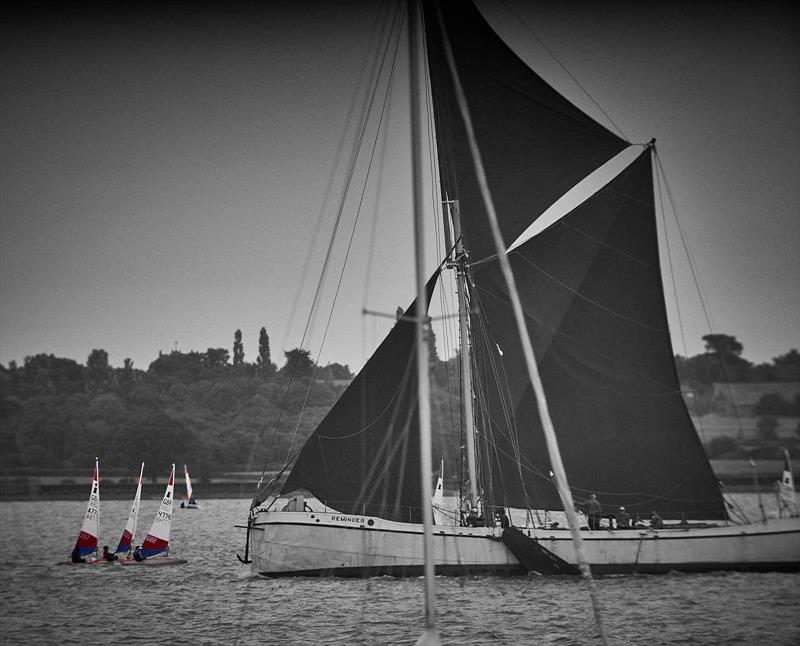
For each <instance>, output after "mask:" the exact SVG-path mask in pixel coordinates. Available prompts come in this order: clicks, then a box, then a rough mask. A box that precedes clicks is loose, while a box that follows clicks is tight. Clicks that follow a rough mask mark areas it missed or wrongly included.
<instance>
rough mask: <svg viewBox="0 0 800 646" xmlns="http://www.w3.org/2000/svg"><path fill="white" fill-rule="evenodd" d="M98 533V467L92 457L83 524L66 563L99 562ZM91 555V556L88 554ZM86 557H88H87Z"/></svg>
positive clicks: (96, 461)
mask: <svg viewBox="0 0 800 646" xmlns="http://www.w3.org/2000/svg"><path fill="white" fill-rule="evenodd" d="M99 534H100V467H99V460H98V459H97V458H95V459H94V471H93V472H92V489H91V492H90V493H89V503H88V504H87V506H86V514H85V515H84V517H83V525H82V526H81V531H80V533H79V534H78V540H77V541H76V542H75V547H74V548H73V550H72V556H71V558H70V560H69V561H68V563H71V564H75V565H81V564H84V563H100V562H101V561H98V559H97V537H98V536H99ZM90 555H91V556H90ZM87 557H88V558H87Z"/></svg>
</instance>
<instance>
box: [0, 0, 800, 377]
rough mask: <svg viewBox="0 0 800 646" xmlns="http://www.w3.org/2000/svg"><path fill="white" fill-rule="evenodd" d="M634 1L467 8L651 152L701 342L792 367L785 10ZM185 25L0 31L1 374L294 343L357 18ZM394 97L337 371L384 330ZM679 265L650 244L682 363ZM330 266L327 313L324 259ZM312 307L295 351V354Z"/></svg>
mask: <svg viewBox="0 0 800 646" xmlns="http://www.w3.org/2000/svg"><path fill="white" fill-rule="evenodd" d="M640 5H644V3H521V2H512V1H511V0H509V2H508V5H504V4H502V3H494V4H487V3H480V5H479V6H481V7H482V8H484V13H485V15H486V16H487V18H489V19H490V22H492V24H493V25H494V26H495V28H496V29H497V30H498V31H499V32H500V33H501V34H502V35H503V36H504V37H505V38H506V40H507V42H508V43H509V44H510V45H511V46H512V47H514V49H515V50H516V51H517V52H518V53H519V54H520V55H521V56H522V57H523V59H524V60H526V61H527V62H528V63H529V64H530V65H531V66H532V67H534V68H535V69H537V71H539V72H540V73H541V74H542V75H543V76H545V78H546V79H547V80H549V81H550V82H551V83H552V84H553V85H555V86H556V87H557V88H558V89H559V91H561V92H562V93H564V94H565V95H566V96H568V97H569V98H570V99H571V100H573V101H575V102H576V103H577V104H578V105H579V106H580V107H582V108H583V109H584V110H586V111H587V112H589V113H590V114H591V115H592V116H594V117H595V118H597V119H598V120H600V121H601V122H603V123H606V124H607V121H605V119H604V117H603V115H602V113H601V112H599V111H598V109H597V108H596V107H595V106H594V105H593V104H592V103H591V102H589V101H587V99H586V97H585V96H584V95H583V94H582V92H581V90H580V89H579V88H577V87H576V86H575V85H574V83H573V82H572V81H571V80H570V79H569V78H568V77H567V76H566V75H565V74H564V73H563V72H562V71H561V70H560V68H559V67H558V65H556V64H554V63H553V61H552V60H551V59H549V58H548V56H547V54H546V52H544V51H543V50H542V48H541V47H540V46H539V44H538V43H537V41H536V39H535V38H534V36H533V35H532V32H535V34H536V35H537V36H538V37H539V38H541V39H542V40H543V41H544V42H545V44H546V45H547V47H548V48H549V49H550V50H551V51H552V52H553V53H554V54H555V55H556V56H557V57H558V58H559V60H560V61H561V62H562V63H563V64H564V65H565V66H566V67H567V69H568V70H569V71H570V72H571V74H572V75H574V76H575V77H577V79H578V80H579V81H580V82H581V84H582V85H583V86H584V87H585V88H586V89H587V90H588V91H589V92H590V93H591V95H592V96H593V97H594V99H595V100H596V101H597V102H598V103H599V104H600V105H601V106H602V107H603V109H604V110H605V112H606V113H608V115H610V116H611V118H612V119H613V120H614V123H615V124H616V125H617V126H618V127H619V128H620V129H621V130H622V132H623V133H624V135H625V136H626V138H628V139H629V140H630V141H633V142H646V141H648V140H649V139H650V138H652V137H656V138H657V140H658V144H657V146H658V150H659V155H660V158H661V161H662V163H663V165H664V167H665V170H666V173H667V181H668V183H669V186H670V190H671V191H672V194H673V195H674V197H675V199H676V202H677V206H678V216H679V218H680V222H681V226H682V228H683V231H684V233H685V235H686V236H687V239H688V242H689V245H690V247H691V251H692V254H693V256H694V260H695V261H696V265H697V271H698V275H699V277H700V280H701V281H702V285H703V289H704V290H705V294H706V296H707V307H708V309H709V311H710V313H711V317H712V322H713V324H714V329H715V331H717V332H724V333H727V334H731V335H734V336H736V337H737V338H738V339H739V340H740V341H741V342H742V343H743V344H744V347H745V351H744V356H745V357H746V358H748V359H750V360H751V361H756V362H760V361H769V360H771V359H772V358H773V357H774V356H777V355H779V354H784V353H785V352H787V351H788V350H789V349H791V348H800V287H799V286H800V87H799V86H800V36H799V35H798V23H797V20H796V14H795V12H794V9H793V7H792V5H791V4H790V3H770V2H766V3H702V2H701V3H696V4H691V5H689V4H685V5H684V4H680V3H658V4H657V5H656V4H654V3H647V6H640ZM109 6H110V5H109ZM202 6H203V7H204V8H203V9H193V10H192V11H191V12H190V11H189V10H188V9H186V8H184V6H183V5H181V6H180V7H179V8H173V9H171V10H169V11H168V10H165V9H163V8H152V9H145V10H142V9H139V10H137V11H136V12H133V11H125V10H121V9H118V8H116V9H112V10H105V9H102V8H101V7H102V5H92V7H91V9H86V8H84V9H82V10H79V9H75V8H73V9H64V10H53V9H38V10H36V11H34V10H29V11H27V12H26V13H25V14H20V13H19V12H17V13H15V14H13V15H10V16H9V15H7V16H5V19H4V20H3V22H4V26H3V28H2V29H3V32H4V33H3V40H2V97H1V98H0V102H1V103H0V109H1V112H0V118H1V119H2V121H1V122H0V125H1V126H2V131H1V133H0V136H1V137H2V139H1V140H0V144H1V150H0V152H1V153H2V157H1V159H0V164H1V166H0V181H1V182H2V185H1V186H0V189H1V190H0V209H1V210H0V362H1V363H2V364H3V365H8V362H9V361H10V360H16V361H17V362H21V361H22V360H23V359H24V357H25V356H26V355H32V354H37V353H42V352H43V353H52V354H55V355H57V356H62V357H70V358H73V359H76V360H77V361H79V362H81V363H85V361H86V358H87V357H88V355H89V353H90V352H91V351H92V349H94V348H103V349H105V350H106V351H107V352H108V353H109V357H110V361H111V363H112V364H113V365H121V364H122V362H123V360H124V359H125V358H126V357H130V358H132V359H133V361H134V365H135V366H136V367H138V368H142V369H146V368H147V366H148V365H149V363H150V362H151V361H152V360H153V359H155V358H156V357H157V356H158V352H159V350H163V351H169V350H172V349H173V348H174V347H175V346H176V344H177V347H178V349H179V350H182V351H189V350H200V351H204V350H205V349H206V348H208V347H228V348H230V347H231V345H232V341H233V334H234V331H235V330H236V329H237V328H239V329H241V330H242V333H243V336H244V345H245V358H246V360H248V361H254V360H255V356H256V351H257V340H258V330H259V329H260V328H261V327H262V326H265V327H266V328H267V331H268V332H269V334H270V339H271V345H272V353H273V359H274V360H275V361H276V362H277V363H279V364H280V363H282V361H283V358H282V351H283V350H285V349H289V348H291V347H295V346H297V345H298V344H299V343H300V340H301V338H302V337H303V332H304V329H305V326H306V319H307V317H308V309H309V307H310V302H311V295H312V294H313V291H314V288H315V285H316V281H317V278H318V276H319V271H320V267H321V261H322V258H323V257H324V254H325V248H326V245H327V240H328V237H329V235H330V232H331V230H332V228H333V224H332V222H333V217H335V215H336V213H337V206H338V202H339V196H340V195H341V192H342V186H343V183H344V177H345V168H346V164H345V163H344V160H346V159H347V156H348V155H349V152H350V150H351V149H352V145H353V144H352V141H353V133H354V127H353V125H352V121H350V122H348V115H349V114H350V111H351V107H352V106H353V105H354V95H356V93H357V90H358V89H359V88H361V91H362V93H363V84H362V85H360V79H362V78H363V76H364V71H363V70H365V69H368V68H369V67H370V66H371V64H372V62H373V61H374V60H375V59H376V56H377V54H376V48H375V35H376V26H377V25H378V21H379V19H380V17H381V15H382V13H381V6H380V4H379V3H364V2H329V3H325V2H291V3H290V2H285V3H281V2H269V3H260V4H259V3H253V4H245V3H240V4H234V5H233V8H231V6H228V5H227V4H220V8H219V9H216V10H215V9H213V8H209V7H210V5H202ZM509 7H510V8H512V9H513V12H512V11H511V10H510V9H509ZM515 14H517V15H518V16H519V17H520V18H522V20H523V21H524V22H520V20H519V19H518V18H517V15H515ZM400 61H401V62H400V63H399V64H398V70H397V74H398V75H400V74H405V68H404V66H403V64H402V57H401V59H400ZM404 84H405V79H402V81H400V82H399V83H398V87H397V89H396V90H395V91H393V93H392V94H391V102H390V104H388V113H387V117H386V118H387V122H388V123H389V124H390V127H389V128H388V134H387V136H386V137H385V138H384V137H383V136H382V135H381V137H380V138H379V144H380V145H379V147H378V148H377V149H376V150H377V151H378V152H376V156H375V158H374V159H373V164H372V172H373V181H372V182H371V184H370V188H369V189H368V191H367V192H366V194H365V197H364V201H363V203H362V208H361V212H360V215H359V226H358V228H357V229H356V233H355V234H354V238H353V248H352V250H351V252H350V256H349V260H348V265H347V268H346V270H345V272H344V277H343V285H348V287H342V288H341V290H340V295H339V297H338V300H337V305H336V311H335V316H334V318H333V320H332V322H331V326H330V331H329V332H328V335H327V341H326V343H325V346H324V348H323V350H322V354H321V355H320V356H319V359H320V360H321V361H322V362H323V363H326V362H328V361H337V362H340V363H344V364H348V365H350V367H351V368H353V369H355V368H357V367H359V366H360V365H361V364H362V363H363V361H364V359H365V357H366V355H367V354H368V352H369V351H370V350H371V349H372V347H374V345H375V343H377V342H378V341H379V339H380V338H381V336H382V335H383V334H384V333H385V331H386V329H387V328H388V326H389V325H390V324H391V321H390V320H389V319H384V318H381V317H375V316H366V317H365V316H363V315H362V314H361V310H362V308H363V307H366V308H368V309H371V310H376V311H379V312H385V313H391V312H394V309H395V307H396V306H397V305H402V306H406V305H408V303H409V302H410V301H411V300H412V299H413V293H412V289H413V272H412V269H411V264H410V253H411V252H410V236H411V230H412V225H411V219H410V217H411V216H410V194H409V190H408V177H407V166H408V143H407V141H406V137H407V135H406V134H405V124H406V119H407V108H406V101H407V99H406V98H405V96H404V90H403V85H404ZM348 124H349V125H348ZM365 146H366V148H365V153H364V155H368V153H369V150H370V147H371V143H368V144H365ZM365 167H366V165H365V164H364V163H362V164H361V166H360V168H365ZM379 170H382V173H381V175H380V181H378V180H377V179H376V178H377V177H378V171H379ZM354 186H358V184H357V181H354ZM353 195H354V196H356V197H352V196H351V198H350V199H349V200H348V202H347V203H346V204H345V209H344V212H343V217H342V225H341V229H342V231H343V232H346V234H342V235H344V239H346V238H347V237H348V236H349V232H350V230H351V229H350V227H351V226H352V223H353V220H354V218H355V213H356V207H355V205H356V204H357V201H358V200H357V195H358V191H357V190H355V189H354V192H353ZM320 215H322V219H321V220H320ZM670 217H671V216H670ZM318 223H321V224H319V232H318V234H316V235H315V230H316V229H317V227H318ZM671 226H672V225H670V227H671ZM670 235H671V236H674V235H675V231H674V230H673V231H672V232H671V233H670ZM372 240H374V244H370V241H372ZM679 246H680V244H679V241H678V239H677V238H674V239H672V240H670V248H671V250H672V252H673V255H674V257H675V262H676V267H678V269H677V270H676V271H677V272H678V273H677V277H678V284H677V289H678V293H679V294H680V296H681V299H682V305H681V314H682V316H683V319H684V322H683V325H684V333H685V337H686V339H687V342H688V345H687V347H686V348H685V349H684V347H683V346H682V341H681V335H680V334H679V330H678V324H677V319H676V317H675V313H676V308H675V306H674V303H673V302H672V297H671V292H672V287H671V284H670V283H669V278H668V277H667V280H668V284H667V293H668V294H670V299H669V302H668V306H669V308H670V312H671V314H672V316H671V319H672V322H673V342H674V344H675V349H676V351H677V352H679V353H681V354H685V353H686V352H688V353H689V354H695V353H697V352H700V351H702V349H703V348H702V342H701V341H700V337H701V336H702V335H703V334H706V333H707V332H708V328H707V326H706V324H705V322H704V321H703V319H704V317H703V313H702V308H701V307H700V305H699V302H698V300H697V296H696V295H695V291H694V287H693V285H692V281H691V279H690V278H689V277H688V274H687V273H686V269H685V266H686V262H685V259H684V258H683V257H682V252H681V253H679V251H680V250H679ZM368 248H372V249H373V251H372V254H370V252H369V251H368ZM309 250H311V251H310V252H309ZM309 253H310V258H311V261H310V264H308V265H306V261H307V258H309ZM429 255H430V257H431V264H432V265H433V264H434V263H433V257H434V255H435V252H431V253H430V254H429ZM332 258H333V260H334V264H333V267H334V268H333V269H331V273H330V275H329V276H328V279H327V280H326V290H328V291H329V292H330V291H332V290H333V288H335V287H336V284H337V281H338V277H339V273H338V272H339V266H340V264H341V262H343V259H344V246H343V244H339V245H338V246H337V247H336V248H335V249H334V253H333V256H332ZM337 263H338V264H337ZM306 267H307V269H306ZM681 267H682V268H681ZM330 298H331V297H330V296H327V299H328V300H327V301H325V304H323V306H321V307H320V315H319V318H318V319H317V320H316V322H315V323H314V325H313V327H312V328H311V330H310V333H309V334H308V335H307V343H306V344H307V347H308V348H309V349H310V350H311V351H312V354H313V355H314V356H315V357H317V355H318V352H319V348H320V339H321V335H322V331H323V330H324V328H325V321H326V318H327V309H328V304H329V302H330ZM442 350H443V348H442V347H440V351H442ZM443 353H444V352H443Z"/></svg>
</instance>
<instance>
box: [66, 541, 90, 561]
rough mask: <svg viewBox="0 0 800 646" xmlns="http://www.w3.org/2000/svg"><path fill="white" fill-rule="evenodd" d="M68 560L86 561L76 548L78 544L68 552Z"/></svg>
mask: <svg viewBox="0 0 800 646" xmlns="http://www.w3.org/2000/svg"><path fill="white" fill-rule="evenodd" d="M69 558H70V560H71V561H72V562H73V563H86V559H85V558H83V557H82V556H81V551H80V549H78V546H77V545H76V546H75V549H74V550H72V554H70V557H69Z"/></svg>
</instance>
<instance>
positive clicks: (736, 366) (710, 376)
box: [677, 334, 752, 385]
mask: <svg viewBox="0 0 800 646" xmlns="http://www.w3.org/2000/svg"><path fill="white" fill-rule="evenodd" d="M703 341H705V344H706V352H705V353H704V354H698V355H695V356H694V357H690V358H688V359H682V358H681V360H679V361H678V362H677V368H678V375H679V377H680V379H681V381H682V382H684V383H688V384H692V385H695V384H698V383H703V384H711V383H714V382H740V381H751V380H752V374H751V373H752V364H751V363H750V362H749V361H746V360H745V359H742V358H741V357H740V356H739V355H740V354H741V352H742V349H743V347H742V344H741V343H739V342H738V341H737V340H736V337H732V336H729V335H727V334H707V335H705V336H704V337H703Z"/></svg>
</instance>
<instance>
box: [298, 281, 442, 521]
mask: <svg viewBox="0 0 800 646" xmlns="http://www.w3.org/2000/svg"><path fill="white" fill-rule="evenodd" d="M438 277H439V271H438V270H437V271H436V273H435V274H434V276H433V277H432V278H431V279H430V280H429V281H428V285H427V296H428V302H427V303H425V308H424V309H425V311H427V307H428V305H429V304H430V299H431V294H432V293H433V288H434V285H435V284H436V280H437V279H438ZM416 312H417V303H416V301H415V302H414V303H412V304H411V306H409V308H408V309H407V310H406V311H405V313H404V315H403V316H402V317H400V319H399V320H398V321H397V322H396V323H395V325H394V327H393V328H392V330H391V332H390V333H389V335H388V336H387V337H386V339H384V341H383V343H381V345H380V346H379V347H378V349H377V350H376V351H375V353H374V354H373V355H372V357H371V358H370V359H369V361H367V363H366V364H365V365H364V368H363V369H362V370H361V372H360V373H359V374H358V375H357V376H356V378H355V379H354V380H353V382H352V383H351V384H350V385H349V386H348V388H347V390H346V391H345V392H344V393H343V394H342V396H341V397H340V398H339V400H338V401H337V402H336V404H335V405H334V407H333V408H332V409H331V410H330V411H329V413H328V414H327V416H326V417H325V419H324V420H323V421H322V422H321V423H320V425H319V426H318V427H317V429H316V430H315V431H314V433H313V434H312V435H311V436H310V437H309V439H308V440H307V441H306V443H305V445H304V446H303V448H302V450H301V452H300V454H299V456H298V457H297V460H296V462H295V464H294V466H293V467H292V471H291V474H290V475H289V477H288V479H287V481H286V483H285V484H284V486H283V493H288V492H291V491H294V490H296V489H305V490H306V491H309V492H311V493H312V494H313V495H314V496H316V497H317V498H318V499H319V500H320V501H321V502H323V503H324V504H325V505H327V506H328V507H332V508H333V509H335V510H337V511H341V512H345V513H359V514H368V515H371V516H380V517H382V518H387V519H390V520H398V521H405V522H415V523H417V522H421V514H422V511H421V493H420V481H419V430H418V427H419V421H418V419H417V418H418V415H417V386H416V378H415V366H416V359H415V354H414V348H415V347H416V342H415V337H414V335H415V329H414V317H415V316H416Z"/></svg>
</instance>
